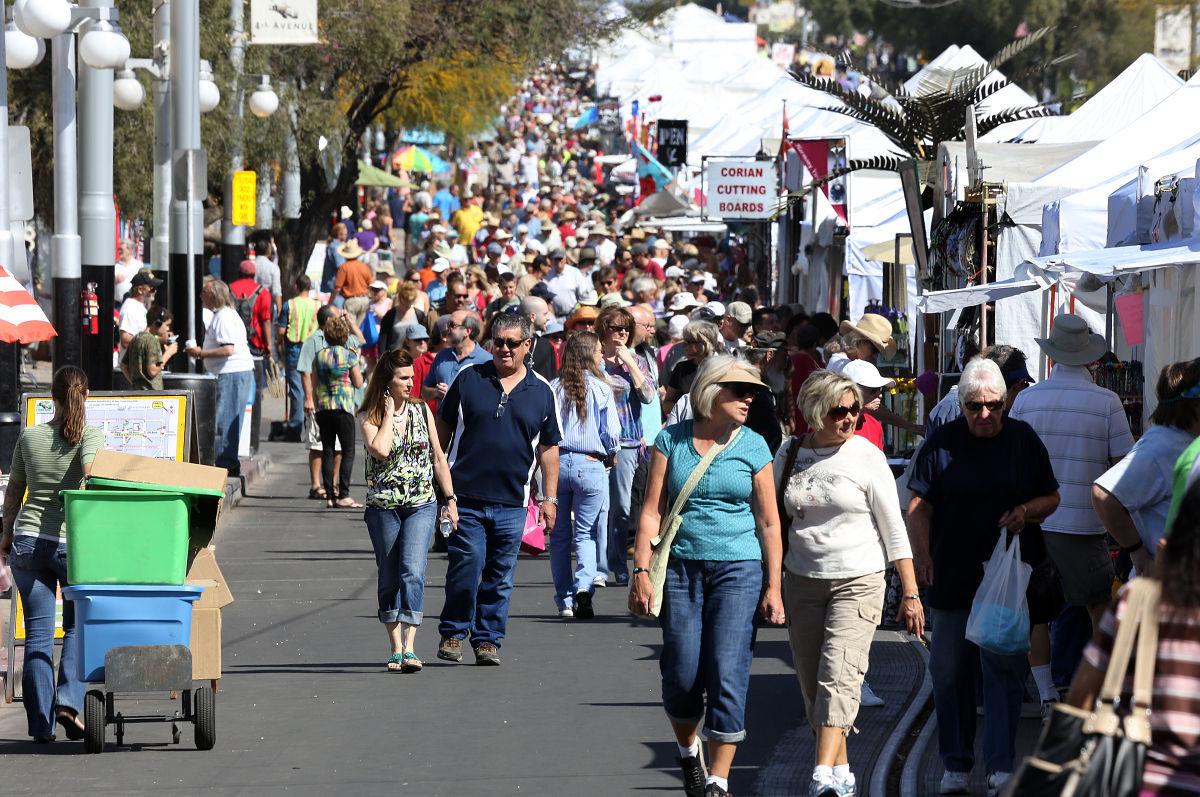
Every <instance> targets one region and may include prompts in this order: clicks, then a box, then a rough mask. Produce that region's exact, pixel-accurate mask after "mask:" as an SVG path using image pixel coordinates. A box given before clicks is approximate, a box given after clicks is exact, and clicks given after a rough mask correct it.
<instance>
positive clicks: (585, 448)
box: [550, 374, 621, 458]
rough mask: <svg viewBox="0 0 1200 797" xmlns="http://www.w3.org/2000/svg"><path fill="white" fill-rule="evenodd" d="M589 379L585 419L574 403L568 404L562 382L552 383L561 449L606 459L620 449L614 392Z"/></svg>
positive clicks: (589, 377) (599, 382) (619, 431)
mask: <svg viewBox="0 0 1200 797" xmlns="http://www.w3.org/2000/svg"><path fill="white" fill-rule="evenodd" d="M586 379H587V417H586V418H580V417H579V414H578V413H577V412H576V411H575V403H574V402H572V401H568V400H567V394H566V391H565V390H564V389H563V385H562V380H561V379H555V380H554V381H553V382H551V383H550V387H551V389H552V390H554V400H555V401H557V402H558V414H559V418H560V419H561V420H562V441H561V442H560V443H559V444H558V447H559V449H560V450H562V451H564V452H566V451H574V452H575V453H577V454H593V455H595V456H598V457H601V458H603V457H606V456H608V455H609V454H615V453H617V449H618V448H620V447H621V443H620V433H621V426H620V424H619V422H618V418H617V408H616V404H615V403H614V401H613V394H612V390H610V389H609V386H608V385H606V384H605V383H604V382H602V381H601V380H599V379H597V378H596V377H594V376H592V375H591V374H587V375H586Z"/></svg>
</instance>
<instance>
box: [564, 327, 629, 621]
mask: <svg viewBox="0 0 1200 797" xmlns="http://www.w3.org/2000/svg"><path fill="white" fill-rule="evenodd" d="M601 357H602V350H601V348H600V340H599V338H597V337H596V335H595V334H594V333H592V332H579V333H576V334H575V335H573V336H572V337H570V338H568V340H567V345H566V347H565V348H564V350H563V357H562V366H561V368H560V369H559V372H558V378H557V379H555V380H554V381H553V382H551V383H550V387H551V389H552V390H553V391H554V398H555V400H556V401H557V403H558V413H559V418H560V419H561V420H562V432H563V436H562V441H561V442H560V443H559V445H558V451H559V454H558V462H559V466H558V516H557V517H556V519H555V521H554V530H553V532H552V533H551V534H550V572H551V575H552V576H553V577H554V602H555V604H557V606H558V616H559V617H563V618H567V617H575V618H578V619H581V620H590V619H591V618H592V617H594V616H595V610H594V609H593V608H592V593H593V592H594V591H595V581H596V578H597V574H598V572H599V569H600V568H602V567H604V563H605V561H606V559H605V552H604V543H605V541H606V540H607V539H608V534H607V528H606V527H605V526H604V524H602V523H601V522H600V521H601V519H602V518H603V517H604V513H605V510H606V509H607V508H608V495H609V493H608V473H607V471H606V468H607V467H611V466H612V462H613V460H614V459H615V458H616V456H617V451H618V449H620V433H621V425H620V422H619V421H618V419H617V408H616V404H615V402H614V401H613V394H612V389H611V388H610V387H609V386H608V383H607V382H606V381H605V378H604V374H603V373H602V372H601V371H600V361H601ZM572 552H573V553H574V554H575V572H574V578H572V573H571V554H572Z"/></svg>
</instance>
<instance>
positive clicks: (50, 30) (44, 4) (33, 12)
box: [13, 0, 71, 39]
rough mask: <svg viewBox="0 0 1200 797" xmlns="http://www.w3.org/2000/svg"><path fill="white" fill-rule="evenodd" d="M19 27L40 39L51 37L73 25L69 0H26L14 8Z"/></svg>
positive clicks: (14, 15) (14, 16)
mask: <svg viewBox="0 0 1200 797" xmlns="http://www.w3.org/2000/svg"><path fill="white" fill-rule="evenodd" d="M13 18H14V20H16V23H17V27H18V28H20V29H21V30H23V31H25V32H26V33H28V34H29V35H30V36H34V37H36V38H39V39H50V38H53V37H55V36H57V35H58V34H60V33H63V32H65V31H66V30H67V28H69V27H71V4H70V3H69V2H67V0H25V1H24V2H18V3H17V5H16V6H15V7H14V9H13Z"/></svg>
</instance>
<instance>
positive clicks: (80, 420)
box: [0, 365, 104, 744]
mask: <svg viewBox="0 0 1200 797" xmlns="http://www.w3.org/2000/svg"><path fill="white" fill-rule="evenodd" d="M50 396H51V398H52V399H53V401H54V417H53V418H51V419H50V421H49V422H48V423H43V424H38V425H37V426H31V427H29V428H27V429H23V430H22V431H21V434H20V436H19V437H18V438H17V444H16V447H15V448H14V449H13V460H12V472H11V473H10V474H9V479H8V491H7V492H6V493H5V495H4V524H3V531H2V532H0V553H4V554H6V555H7V556H8V558H9V564H10V565H11V566H12V573H13V580H14V581H16V584H17V593H18V594H19V595H20V596H21V605H22V606H23V607H24V609H25V667H24V674H23V676H22V680H21V688H22V690H23V691H24V700H23V701H22V702H24V704H25V717H26V719H27V721H28V723H29V735H30V736H31V737H33V740H34V741H35V742H37V743H39V744H45V743H47V742H52V741H54V724H55V723H56V722H57V723H58V724H59V725H61V726H62V728H63V732H64V734H65V735H66V737H67V738H68V739H72V740H76V739H82V738H83V723H82V722H80V718H79V710H80V708H81V707H82V706H83V691H84V684H83V683H82V682H81V681H80V680H79V670H78V668H77V664H78V656H79V645H78V643H79V639H78V637H77V636H76V635H75V604H74V603H72V602H71V601H66V602H65V603H64V604H63V625H62V627H63V632H64V636H63V647H62V657H61V660H60V661H59V664H58V685H57V688H55V680H54V626H55V618H54V614H55V594H56V592H57V591H58V590H59V588H61V587H65V586H68V583H67V537H66V518H65V517H64V515H63V507H62V504H61V503H60V501H59V493H60V492H61V491H62V490H78V489H79V488H80V487H81V486H82V485H83V480H84V479H85V478H86V477H87V475H88V473H89V472H90V471H91V469H92V459H93V458H95V456H96V452H97V451H99V450H100V449H101V448H103V447H104V433H103V432H102V431H101V430H100V429H98V428H96V427H95V426H88V425H87V421H86V417H85V416H86V409H85V404H86V402H87V397H88V380H87V374H85V373H84V372H83V370H82V369H79V368H76V367H75V366H72V365H67V366H64V367H62V368H59V369H58V371H57V372H55V374H54V380H53V382H52V383H51V385H50Z"/></svg>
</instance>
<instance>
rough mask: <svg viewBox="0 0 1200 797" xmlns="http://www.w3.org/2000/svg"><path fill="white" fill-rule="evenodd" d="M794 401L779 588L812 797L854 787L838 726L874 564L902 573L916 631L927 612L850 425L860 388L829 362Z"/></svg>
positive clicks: (861, 665)
mask: <svg viewBox="0 0 1200 797" xmlns="http://www.w3.org/2000/svg"><path fill="white" fill-rule="evenodd" d="M796 403H797V406H798V408H799V410H800V413H801V414H802V415H803V417H804V421H805V423H806V424H807V428H808V429H810V430H811V431H808V432H805V433H803V434H801V435H799V436H798V437H794V438H792V440H791V441H790V442H789V443H788V444H787V445H786V446H782V447H780V449H779V452H778V454H777V455H776V458H775V472H776V473H777V474H779V477H778V478H779V489H780V492H781V495H782V498H783V501H782V509H783V510H784V513H785V515H786V517H784V518H781V519H782V520H784V521H785V522H786V523H787V524H788V527H787V532H786V537H787V541H788V546H787V555H786V556H785V557H784V562H783V565H784V577H783V578H784V594H785V595H786V596H787V601H786V608H787V614H788V637H789V640H790V642H791V647H792V660H793V661H794V662H795V665H796V675H797V677H798V678H799V680H800V691H801V693H802V694H803V697H804V709H805V716H806V717H807V718H808V722H809V725H811V726H812V729H813V733H814V734H815V735H816V737H817V751H816V766H815V767H814V769H813V774H812V779H811V781H810V782H809V794H810V795H813V797H835V795H841V794H849V793H852V792H853V790H854V775H853V774H852V773H851V772H850V763H849V759H848V758H847V756H846V737H847V735H848V734H849V733H850V732H851V731H852V730H853V729H854V721H855V719H856V718H857V716H858V709H859V702H860V695H861V690H862V684H863V677H864V676H865V675H866V672H867V664H868V660H869V659H868V657H869V654H870V651H871V640H872V639H873V638H874V636H875V628H876V626H878V625H879V621H880V619H881V618H882V615H883V597H884V587H885V580H884V570H885V569H886V567H887V563H888V562H893V563H895V566H896V570H897V571H898V572H899V574H900V582H901V584H902V585H903V593H904V598H903V600H902V601H901V605H900V611H899V613H898V616H897V620H898V621H899V622H902V623H903V624H904V625H905V627H906V628H907V629H908V631H909V632H910V633H912V634H914V635H917V636H920V635H921V633H922V631H923V630H924V624H925V613H924V610H923V608H922V607H921V599H920V597H919V596H918V594H917V578H916V572H915V570H914V568H913V561H912V550H911V549H910V547H909V543H908V534H907V532H906V531H905V528H904V521H903V520H902V518H901V515H900V500H899V497H898V496H897V494H896V484H895V481H894V480H893V478H892V473H891V469H890V468H889V467H888V464H887V460H886V459H885V458H884V455H883V452H882V451H880V450H879V449H878V448H876V447H875V446H874V445H872V444H871V443H870V442H869V441H868V440H866V439H865V438H863V437H859V436H856V435H855V430H856V425H857V422H858V418H859V415H860V414H861V413H862V411H863V399H862V395H861V393H860V392H859V388H858V386H857V385H856V384H855V383H854V382H853V381H852V380H851V379H849V378H848V377H846V376H842V375H841V374H837V373H834V372H832V371H817V372H815V373H813V374H812V375H811V376H810V377H808V379H806V380H805V382H804V384H803V385H802V386H801V388H800V393H799V395H798V396H797V401H796Z"/></svg>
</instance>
